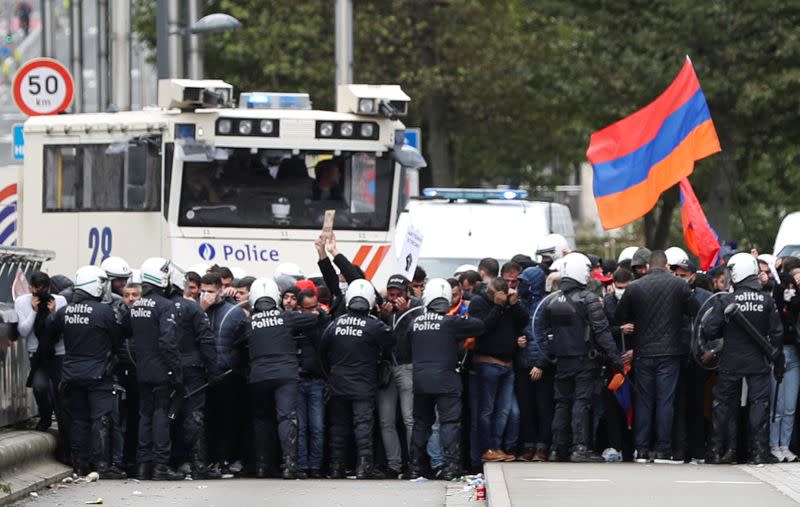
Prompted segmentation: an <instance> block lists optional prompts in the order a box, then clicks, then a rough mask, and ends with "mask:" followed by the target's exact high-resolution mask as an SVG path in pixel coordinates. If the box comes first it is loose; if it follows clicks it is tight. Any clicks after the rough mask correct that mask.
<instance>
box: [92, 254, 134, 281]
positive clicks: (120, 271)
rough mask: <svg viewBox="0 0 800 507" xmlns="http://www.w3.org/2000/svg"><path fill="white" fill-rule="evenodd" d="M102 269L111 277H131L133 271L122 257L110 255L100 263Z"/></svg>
mask: <svg viewBox="0 0 800 507" xmlns="http://www.w3.org/2000/svg"><path fill="white" fill-rule="evenodd" d="M100 269H102V270H103V271H105V272H106V275H107V276H108V277H109V278H130V277H131V274H133V271H131V267H130V265H129V264H128V263H127V262H126V261H125V259H123V258H122V257H109V258H107V259H106V260H104V261H103V262H101V263H100Z"/></svg>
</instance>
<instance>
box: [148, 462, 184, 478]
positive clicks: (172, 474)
mask: <svg viewBox="0 0 800 507" xmlns="http://www.w3.org/2000/svg"><path fill="white" fill-rule="evenodd" d="M183 479H185V476H184V475H183V474H182V473H180V472H178V471H176V470H173V469H172V468H171V467H170V466H169V465H164V464H162V463H159V464H157V465H156V466H154V467H153V480H154V481H182V480H183Z"/></svg>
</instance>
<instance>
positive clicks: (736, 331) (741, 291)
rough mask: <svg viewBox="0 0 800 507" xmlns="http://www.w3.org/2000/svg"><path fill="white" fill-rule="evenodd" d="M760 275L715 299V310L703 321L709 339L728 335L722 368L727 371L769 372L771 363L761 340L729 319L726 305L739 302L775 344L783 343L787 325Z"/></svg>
mask: <svg viewBox="0 0 800 507" xmlns="http://www.w3.org/2000/svg"><path fill="white" fill-rule="evenodd" d="M760 285H761V284H760V283H759V281H758V279H757V278H755V277H754V278H753V280H745V281H744V282H742V283H740V284H738V285H737V286H736V287H735V288H734V290H733V293H732V294H726V295H724V296H720V297H718V298H716V299H715V300H714V302H713V303H710V304H711V305H712V308H713V311H712V312H711V313H710V314H709V315H708V317H707V318H706V319H705V320H704V321H703V333H704V335H705V338H706V340H714V339H717V338H719V337H721V336H722V337H724V345H723V347H722V351H721V352H720V358H719V360H720V364H719V369H720V371H721V372H724V373H733V374H752V373H769V372H770V365H769V362H768V361H767V358H766V356H765V355H764V353H763V352H762V349H761V348H760V347H759V346H758V344H757V343H756V342H755V341H754V340H753V339H751V338H750V336H749V335H748V334H747V333H745V331H744V330H743V329H742V328H740V327H739V326H738V325H737V324H736V322H734V321H733V320H731V321H729V322H726V321H725V314H724V311H725V308H726V307H727V306H728V305H729V304H731V303H734V302H735V303H736V304H737V305H739V309H740V310H741V311H742V313H743V314H744V316H745V317H746V318H747V320H748V321H750V323H751V324H753V326H755V328H756V329H757V330H758V332H759V333H761V335H762V336H764V337H766V338H767V339H769V341H770V342H771V343H772V345H773V346H775V347H781V346H782V338H783V326H782V324H781V319H780V316H779V315H778V311H777V309H776V307H775V301H774V300H773V299H772V297H771V296H770V295H769V294H767V293H765V292H764V291H762V290H761V288H760Z"/></svg>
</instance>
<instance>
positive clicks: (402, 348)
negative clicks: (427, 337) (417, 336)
mask: <svg viewBox="0 0 800 507" xmlns="http://www.w3.org/2000/svg"><path fill="white" fill-rule="evenodd" d="M410 301H411V305H410V307H409V308H408V310H406V311H405V313H403V314H398V313H397V312H392V313H391V315H389V318H388V319H387V320H384V322H386V324H387V325H388V326H389V327H390V328H392V333H394V338H395V345H394V347H393V348H392V351H391V353H392V357H391V358H390V360H391V361H392V363H394V364H408V363H410V362H411V341H410V339H409V335H408V333H409V330H410V329H411V323H412V322H414V319H415V318H417V317H419V316H420V315H422V312H423V307H422V302H421V301H420V300H419V299H417V298H415V297H411V298H410Z"/></svg>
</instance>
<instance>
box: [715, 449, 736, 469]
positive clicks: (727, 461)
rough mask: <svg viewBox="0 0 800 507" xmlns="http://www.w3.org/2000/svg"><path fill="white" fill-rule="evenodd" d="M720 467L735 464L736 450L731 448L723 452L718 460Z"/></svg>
mask: <svg viewBox="0 0 800 507" xmlns="http://www.w3.org/2000/svg"><path fill="white" fill-rule="evenodd" d="M719 464H720V465H734V464H736V448H735V447H731V448H729V449H727V450H726V451H725V453H724V454H723V455H722V457H721V458H720V459H719Z"/></svg>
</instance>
